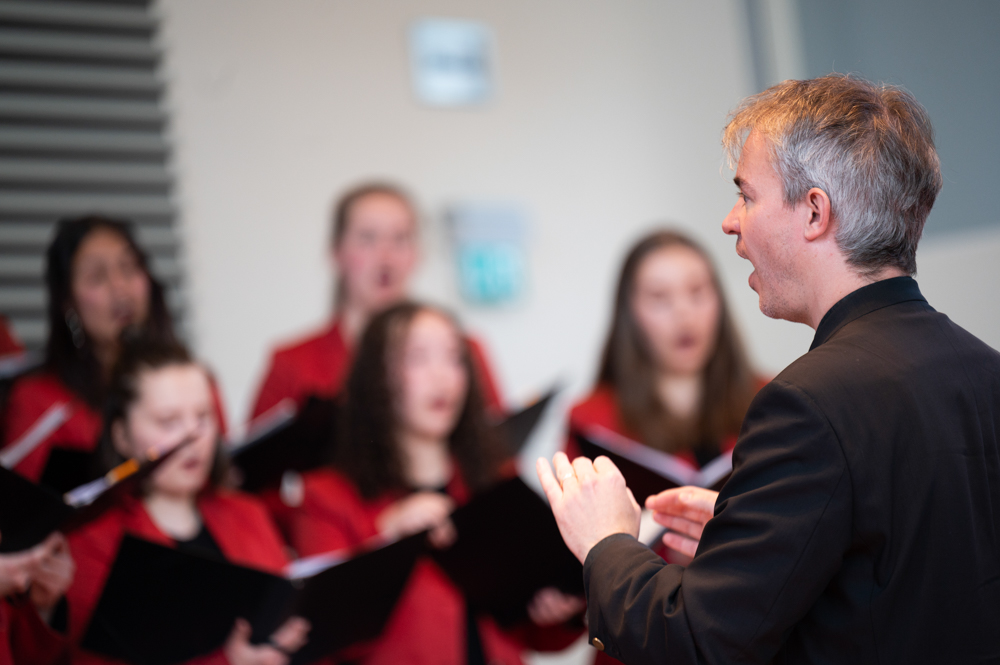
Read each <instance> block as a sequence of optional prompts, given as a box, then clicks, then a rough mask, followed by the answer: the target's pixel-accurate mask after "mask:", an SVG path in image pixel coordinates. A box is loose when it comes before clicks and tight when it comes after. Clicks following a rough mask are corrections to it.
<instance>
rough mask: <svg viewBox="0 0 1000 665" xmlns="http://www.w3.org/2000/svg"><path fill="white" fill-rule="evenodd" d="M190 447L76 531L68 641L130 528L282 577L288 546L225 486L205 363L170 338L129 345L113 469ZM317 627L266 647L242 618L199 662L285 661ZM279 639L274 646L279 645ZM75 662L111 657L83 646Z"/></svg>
mask: <svg viewBox="0 0 1000 665" xmlns="http://www.w3.org/2000/svg"><path fill="white" fill-rule="evenodd" d="M182 444H183V445H184V448H183V449H182V450H179V451H178V452H177V454H176V455H174V456H173V457H171V458H170V459H168V460H166V461H165V462H164V463H163V465H162V466H160V467H159V468H158V469H157V470H156V471H155V472H154V473H153V475H152V476H151V477H150V480H149V482H148V485H147V487H146V488H145V491H144V493H143V495H142V496H141V497H136V498H127V499H125V500H123V501H122V502H121V503H120V504H119V505H117V506H115V507H113V508H111V509H109V510H108V511H107V512H106V513H104V514H103V515H101V516H100V517H99V518H97V519H96V520H94V521H93V522H91V523H89V524H87V525H86V526H84V527H83V528H81V529H79V530H78V531H75V532H73V533H72V534H71V535H70V536H69V545H70V550H71V552H72V554H73V558H74V559H75V561H76V565H77V575H76V578H75V580H74V582H73V584H72V585H71V586H70V588H69V590H68V591H67V593H66V600H67V606H68V610H69V611H68V619H69V620H68V630H67V634H68V639H69V641H70V643H71V644H72V645H79V644H80V642H81V640H82V639H83V636H84V634H85V631H86V629H87V626H88V624H89V622H90V617H91V615H92V614H93V612H94V609H95V607H96V605H97V602H98V600H99V598H100V596H101V592H102V590H103V587H104V584H105V581H106V580H107V578H108V575H109V573H110V571H111V567H112V565H113V563H114V560H115V556H116V554H117V551H118V547H119V545H120V543H121V540H122V538H123V537H124V536H125V534H130V535H133V536H137V537H139V538H142V539H144V540H147V541H151V542H154V543H158V544H162V545H167V546H170V547H176V548H178V549H181V550H186V551H190V552H196V553H198V554H201V555H203V556H209V557H218V558H221V559H225V560H228V561H232V562H233V563H237V564H239V565H243V566H250V567H252V568H258V569H260V570H264V571H267V572H270V573H273V574H281V572H282V570H283V568H284V566H285V565H286V564H287V559H286V557H285V553H284V549H283V544H282V541H281V538H280V536H279V535H278V532H277V530H276V529H275V527H274V525H273V524H272V523H271V520H270V518H269V517H268V515H267V512H266V510H265V509H264V507H263V506H262V505H260V504H259V503H258V502H257V501H256V500H255V499H253V498H252V497H249V496H247V495H243V494H241V493H238V492H234V491H230V490H227V489H224V488H223V487H222V484H221V483H222V477H223V476H224V471H225V469H224V457H223V452H222V450H221V447H220V443H219V428H218V424H217V420H216V416H215V407H214V398H213V395H212V389H211V382H210V381H209V377H208V374H207V372H206V371H205V368H204V367H202V366H201V365H199V364H198V363H196V362H195V361H194V360H192V359H191V357H190V356H189V355H188V353H187V351H186V350H185V349H184V348H183V347H181V346H179V345H178V344H177V343H176V342H171V341H168V340H149V339H139V340H135V341H130V342H127V343H125V345H124V346H123V348H122V349H121V350H120V352H119V359H118V362H117V365H116V368H115V370H114V373H113V375H112V377H111V380H110V382H109V383H108V386H107V402H106V410H105V417H104V435H103V436H102V438H101V444H100V451H99V452H100V454H99V458H100V459H102V460H103V461H104V464H105V467H104V470H110V469H111V468H113V467H114V466H115V465H117V464H118V463H120V462H121V461H123V460H125V459H127V458H139V459H142V458H145V457H148V456H149V455H150V452H151V451H155V452H156V453H158V454H162V453H164V452H167V451H169V450H171V449H173V448H175V447H176V446H178V445H182ZM307 631H308V625H307V624H306V623H305V622H304V621H303V620H302V619H297V618H293V619H290V620H289V621H288V622H287V623H286V624H285V625H284V626H282V627H281V628H279V630H278V631H277V632H275V634H274V635H273V636H272V638H271V642H270V643H269V644H264V645H252V644H251V643H250V627H249V625H248V624H247V623H246V622H244V621H238V622H237V624H236V626H234V628H233V632H232V634H231V635H230V637H229V639H228V641H227V642H226V643H225V644H220V645H219V649H218V650H217V651H216V652H214V653H212V654H209V655H208V656H205V657H203V658H199V659H197V662H199V663H219V665H222V664H223V663H227V664H228V665H244V664H246V665H251V664H256V663H270V662H274V663H281V662H285V656H286V654H288V653H293V652H294V651H296V650H297V649H298V648H300V647H301V645H302V644H303V643H304V642H305V636H306V633H307ZM271 645H273V646H271ZM74 650H75V654H74V662H78V663H91V662H92V663H106V662H109V661H108V660H107V659H105V658H103V657H101V656H99V655H97V654H93V653H89V652H86V651H84V650H82V649H80V648H79V647H78V646H74Z"/></svg>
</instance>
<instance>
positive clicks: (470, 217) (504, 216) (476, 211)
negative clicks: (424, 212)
mask: <svg viewBox="0 0 1000 665" xmlns="http://www.w3.org/2000/svg"><path fill="white" fill-rule="evenodd" d="M448 221H449V223H450V226H451V233H452V242H453V246H454V251H455V259H456V263H457V268H458V284H459V291H460V292H461V294H462V297H463V298H464V299H465V300H466V301H468V302H471V303H474V304H477V305H501V304H504V303H508V302H511V301H513V300H516V299H517V298H518V296H520V295H521V293H522V292H523V291H524V288H525V284H526V282H527V267H528V260H527V235H528V233H527V231H528V229H527V220H526V218H525V215H524V212H523V211H522V210H521V208H520V207H519V206H516V205H513V204H503V203H464V204H461V205H455V206H452V207H451V208H450V209H449V210H448Z"/></svg>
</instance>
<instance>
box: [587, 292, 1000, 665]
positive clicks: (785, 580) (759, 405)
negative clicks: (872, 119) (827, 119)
mask: <svg viewBox="0 0 1000 665" xmlns="http://www.w3.org/2000/svg"><path fill="white" fill-rule="evenodd" d="M998 438H1000V354H998V353H997V352H996V351H995V350H993V349H991V348H989V347H988V346H987V345H986V344H984V343H983V342H981V341H980V340H978V339H976V338H975V337H973V336H972V335H970V334H969V333H967V332H966V331H964V330H962V329H961V328H959V327H958V326H957V325H955V324H954V323H952V322H951V321H950V320H949V319H948V318H947V317H946V316H944V315H943V314H940V313H938V312H936V311H934V309H932V308H931V307H930V306H929V305H928V304H927V302H926V301H925V300H924V298H923V297H922V296H921V295H920V290H919V289H918V288H917V284H916V282H914V281H913V280H912V279H910V278H909V277H898V278H894V279H889V280H885V281H881V282H876V283H874V284H871V285H868V286H866V287H863V288H861V289H859V290H857V291H855V292H854V293H852V294H850V295H848V296H847V297H845V298H844V299H843V300H841V301H840V302H838V303H837V304H836V305H835V306H834V307H833V308H832V309H831V310H830V311H829V312H828V313H827V314H826V316H825V317H824V318H823V320H822V321H821V322H820V325H819V327H818V329H817V331H816V337H815V340H814V341H813V345H812V348H811V349H810V351H809V353H807V354H805V355H804V356H802V357H801V358H799V359H798V360H796V361H795V362H794V363H792V364H791V365H790V366H789V367H788V368H787V369H786V370H785V371H783V372H782V373H781V374H780V375H779V376H778V377H777V378H776V379H775V380H774V381H772V382H771V383H770V384H768V385H767V386H766V387H764V388H763V389H762V390H761V391H760V393H758V395H757V397H756V399H755V400H754V402H753V404H752V405H751V407H750V410H749V411H748V413H747V416H746V420H745V421H744V425H743V430H742V432H741V434H740V438H739V441H738V443H737V444H736V448H735V450H734V458H733V461H734V465H735V471H734V473H733V476H732V478H731V479H730V480H729V482H728V483H727V484H726V485H725V487H724V488H723V490H722V493H721V494H720V496H719V500H718V503H717V504H716V508H715V517H714V519H712V520H711V521H709V523H708V524H707V526H706V527H705V531H704V534H703V536H702V539H701V544H700V546H699V548H698V554H697V556H696V557H695V558H694V560H693V561H692V562H691V564H690V565H689V566H688V567H687V569H686V570H685V569H684V568H681V567H680V566H674V565H668V564H666V563H664V561H663V560H662V559H660V557H658V556H656V555H655V554H654V553H652V552H651V551H650V550H649V549H648V548H646V547H643V546H642V545H640V544H638V543H637V542H636V541H635V540H634V539H632V538H631V537H630V536H628V535H624V534H618V535H614V536H610V537H608V538H606V539H604V540H602V541H601V542H600V543H598V544H597V546H595V547H594V548H593V549H592V550H591V552H590V554H589V555H588V557H587V561H586V563H585V566H584V581H585V584H586V586H587V598H588V601H589V607H588V612H589V618H590V635H591V638H595V637H596V638H598V639H599V640H601V642H602V643H603V644H604V646H605V648H606V650H607V652H608V653H610V654H611V655H613V656H615V657H616V658H619V659H620V660H623V661H624V662H627V663H630V664H631V665H639V664H642V663H674V664H677V665H683V664H686V663H709V664H711V663H766V662H775V663H850V664H851V665H863V664H867V663H879V664H880V665H889V664H892V663H900V664H904V663H905V664H912V663H935V664H939V663H997V662H1000V448H998Z"/></svg>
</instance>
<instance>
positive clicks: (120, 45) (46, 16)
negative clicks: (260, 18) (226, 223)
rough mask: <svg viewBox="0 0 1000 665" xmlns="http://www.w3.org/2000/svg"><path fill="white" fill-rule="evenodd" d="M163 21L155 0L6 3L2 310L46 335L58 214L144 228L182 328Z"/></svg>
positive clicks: (0, 108) (37, 337) (0, 155)
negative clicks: (47, 257) (47, 255)
mask: <svg viewBox="0 0 1000 665" xmlns="http://www.w3.org/2000/svg"><path fill="white" fill-rule="evenodd" d="M156 30H157V20H156V17H155V15H154V14H153V12H152V10H151V8H150V6H149V2H143V1H141V0H137V1H117V2H114V1H105V2H95V1H89V0H74V1H68V2H67V1H62V2H54V1H49V0H30V1H20V2H17V1H8V0H0V314H3V315H4V316H6V317H7V318H8V319H9V320H10V322H11V324H12V326H13V328H14V331H15V334H17V335H18V337H20V339H21V340H22V341H23V342H24V343H25V344H26V345H27V346H28V347H29V348H32V349H38V348H40V347H41V346H42V345H43V344H44V341H45V338H46V335H47V329H46V322H45V306H46V302H45V300H46V296H45V288H44V282H43V271H44V265H45V261H44V252H45V248H46V246H47V245H48V243H49V241H50V239H51V237H52V232H53V228H54V225H55V222H56V220H58V219H60V218H63V217H69V216H79V215H84V214H89V213H100V214H105V215H107V216H111V217H116V218H125V219H130V220H132V221H133V222H135V223H136V228H137V231H138V236H139V242H140V243H141V244H142V245H143V247H144V248H145V249H146V250H147V251H148V252H149V254H150V257H151V258H152V262H153V266H152V268H153V272H154V273H155V274H156V276H157V277H159V278H160V279H161V280H162V281H163V282H164V284H165V285H166V286H167V293H168V298H169V303H170V306H171V309H172V310H173V311H174V314H175V316H177V317H178V319H177V320H178V323H182V321H181V315H182V302H181V297H180V295H181V285H182V269H181V265H180V262H179V247H178V238H177V235H176V232H175V225H174V222H175V216H176V210H175V208H174V203H173V199H172V197H171V190H172V184H173V183H172V176H171V173H170V171H169V169H168V158H169V155H170V149H169V148H170V147H169V143H168V141H167V138H166V134H165V132H166V125H167V114H166V112H165V110H164V104H163V92H164V85H163V80H162V78H161V77H160V73H159V67H160V52H159V50H158V49H157V47H156V42H155V37H156Z"/></svg>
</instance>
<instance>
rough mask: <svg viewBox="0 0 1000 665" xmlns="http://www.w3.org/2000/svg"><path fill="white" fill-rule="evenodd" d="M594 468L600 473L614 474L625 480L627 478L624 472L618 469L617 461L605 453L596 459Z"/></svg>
mask: <svg viewBox="0 0 1000 665" xmlns="http://www.w3.org/2000/svg"><path fill="white" fill-rule="evenodd" d="M594 468H595V469H596V470H597V473H600V474H606V473H607V474H611V475H614V476H618V477H619V478H621V479H622V480H623V481H624V480H625V478H624V477H623V476H622V472H621V471H619V470H618V467H617V466H615V463H614V462H612V461H611V460H610V459H608V458H607V457H605V456H604V455H601V456H599V457H598V458H597V459H595V460H594Z"/></svg>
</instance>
